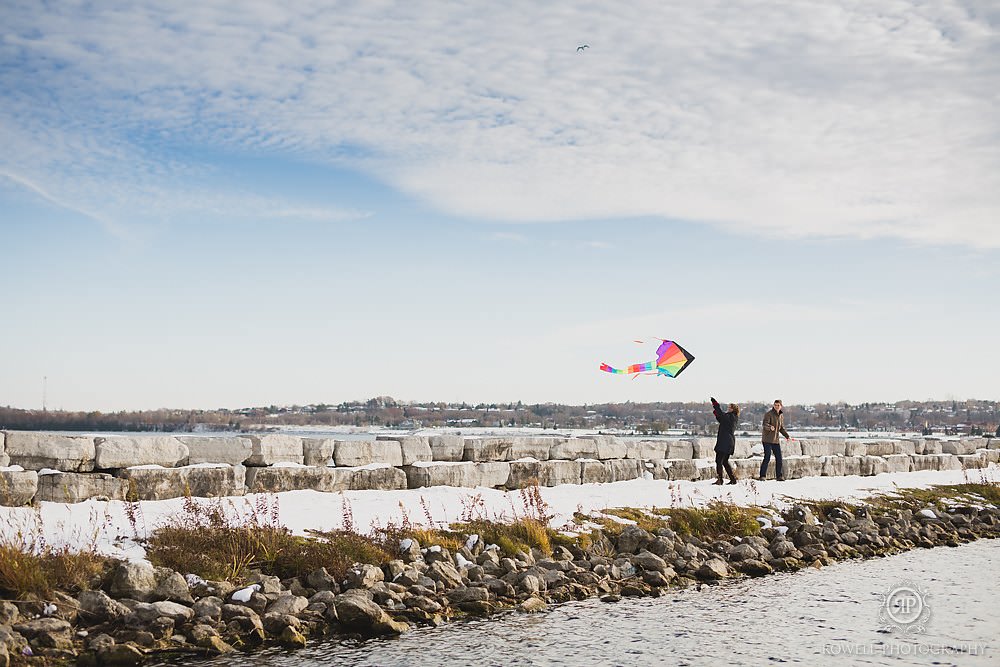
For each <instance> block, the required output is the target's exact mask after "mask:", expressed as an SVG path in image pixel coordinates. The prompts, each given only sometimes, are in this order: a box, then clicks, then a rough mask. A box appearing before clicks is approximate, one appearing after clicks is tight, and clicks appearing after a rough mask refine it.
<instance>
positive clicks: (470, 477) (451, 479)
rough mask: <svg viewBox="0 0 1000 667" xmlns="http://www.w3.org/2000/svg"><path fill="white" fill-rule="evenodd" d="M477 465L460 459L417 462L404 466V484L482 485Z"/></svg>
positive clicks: (415, 486)
mask: <svg viewBox="0 0 1000 667" xmlns="http://www.w3.org/2000/svg"><path fill="white" fill-rule="evenodd" d="M478 466H479V464H478V463H473V462H471V461H462V462H459V463H454V462H453V463H417V464H414V465H412V466H409V467H408V468H406V484H407V487H408V488H411V489H419V488H421V487H425V486H464V487H469V488H474V487H477V486H482V479H483V475H482V473H481V472H480V469H479V467H478ZM508 474H509V473H508Z"/></svg>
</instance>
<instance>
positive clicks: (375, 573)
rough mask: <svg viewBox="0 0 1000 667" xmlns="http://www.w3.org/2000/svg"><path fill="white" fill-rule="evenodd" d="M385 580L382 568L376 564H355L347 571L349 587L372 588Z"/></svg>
mask: <svg viewBox="0 0 1000 667" xmlns="http://www.w3.org/2000/svg"><path fill="white" fill-rule="evenodd" d="M384 580H385V575H384V573H383V572H382V568H380V567H375V566H374V565H367V564H364V565H355V566H354V567H352V568H351V569H350V570H348V572H347V587H348V588H371V587H372V586H374V585H375V584H377V583H378V582H380V581H384Z"/></svg>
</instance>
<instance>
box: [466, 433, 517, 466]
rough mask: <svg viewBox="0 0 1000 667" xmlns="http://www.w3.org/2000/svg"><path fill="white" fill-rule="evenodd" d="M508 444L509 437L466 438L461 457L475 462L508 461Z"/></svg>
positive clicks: (509, 443)
mask: <svg viewBox="0 0 1000 667" xmlns="http://www.w3.org/2000/svg"><path fill="white" fill-rule="evenodd" d="M510 446H511V439H510V438H466V439H465V451H464V453H463V454H462V458H463V460H465V461H475V462H484V461H509V460H510Z"/></svg>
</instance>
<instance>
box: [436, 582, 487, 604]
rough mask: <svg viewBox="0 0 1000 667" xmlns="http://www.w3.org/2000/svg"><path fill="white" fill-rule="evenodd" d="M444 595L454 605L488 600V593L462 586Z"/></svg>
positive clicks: (480, 589)
mask: <svg viewBox="0 0 1000 667" xmlns="http://www.w3.org/2000/svg"><path fill="white" fill-rule="evenodd" d="M446 595H447V597H448V600H449V601H450V602H451V603H452V604H456V605H457V604H461V603H463V602H477V601H479V602H486V601H488V600H489V599H490V592H489V591H488V590H486V589H485V588H480V587H478V586H462V587H459V588H455V589H452V590H450V591H448V592H447V593H446Z"/></svg>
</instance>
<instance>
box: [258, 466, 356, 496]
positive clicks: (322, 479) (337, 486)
mask: <svg viewBox="0 0 1000 667" xmlns="http://www.w3.org/2000/svg"><path fill="white" fill-rule="evenodd" d="M353 477H354V473H353V471H352V470H350V469H349V468H331V467H329V466H325V465H323V466H273V467H269V468H247V469H246V487H247V492H248V493H281V492H282V491H300V490H303V489H311V490H313V491H325V492H327V493H336V492H339V491H347V490H349V489H350V488H351V479H352V478H353Z"/></svg>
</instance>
